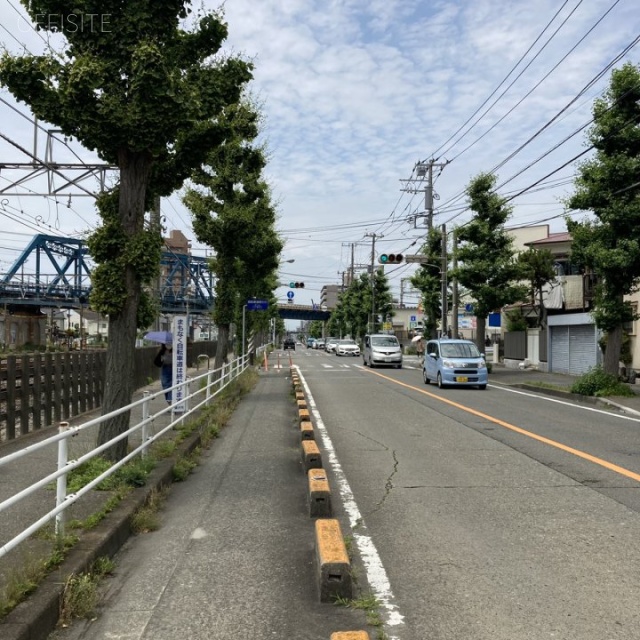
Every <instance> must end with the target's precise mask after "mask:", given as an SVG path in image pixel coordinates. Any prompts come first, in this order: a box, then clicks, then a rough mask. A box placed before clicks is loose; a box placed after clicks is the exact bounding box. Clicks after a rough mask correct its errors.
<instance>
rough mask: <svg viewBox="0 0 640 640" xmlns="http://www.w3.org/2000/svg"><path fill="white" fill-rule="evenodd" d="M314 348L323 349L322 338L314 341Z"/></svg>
mask: <svg viewBox="0 0 640 640" xmlns="http://www.w3.org/2000/svg"><path fill="white" fill-rule="evenodd" d="M313 348H314V349H324V340H323V339H322V338H319V339H318V340H316V341H315V343H314V345H313Z"/></svg>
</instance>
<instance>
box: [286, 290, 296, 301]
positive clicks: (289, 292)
mask: <svg viewBox="0 0 640 640" xmlns="http://www.w3.org/2000/svg"><path fill="white" fill-rule="evenodd" d="M293 296H294V293H293V291H287V298H289V300H291V298H293Z"/></svg>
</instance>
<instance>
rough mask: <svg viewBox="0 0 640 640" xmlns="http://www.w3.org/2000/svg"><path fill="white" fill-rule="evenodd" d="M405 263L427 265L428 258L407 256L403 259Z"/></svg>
mask: <svg viewBox="0 0 640 640" xmlns="http://www.w3.org/2000/svg"><path fill="white" fill-rule="evenodd" d="M404 261H405V262H416V263H418V264H429V258H428V257H427V256H421V255H415V254H414V255H408V256H405V257H404Z"/></svg>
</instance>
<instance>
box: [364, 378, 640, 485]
mask: <svg viewBox="0 0 640 640" xmlns="http://www.w3.org/2000/svg"><path fill="white" fill-rule="evenodd" d="M363 371H366V372H367V373H371V374H373V375H374V376H378V377H380V378H384V379H385V380H389V382H393V383H395V384H397V385H400V386H401V387H406V388H407V389H411V390H412V391H417V392H418V393H422V394H424V395H425V396H429V397H430V398H433V399H434V400H438V401H439V402H444V403H445V404H448V405H450V406H452V407H455V408H456V409H460V410H461V411H465V412H466V413H470V414H472V415H474V416H477V417H478V418H483V419H484V420H488V421H489V422H493V423H494V424H498V425H500V426H501V427H504V428H505V429H509V430H510V431H515V432H516V433H519V434H521V435H523V436H527V437H528V438H531V439H533V440H537V441H538V442H542V443H544V444H548V445H549V446H551V447H555V448H556V449H561V450H562V451H566V452H567V453H571V454H572V455H574V456H577V457H578V458H582V459H583V460H588V461H589V462H593V463H594V464H597V465H599V466H601V467H604V468H605V469H608V470H609V471H613V472H614V473H618V474H620V475H621V476H625V477H626V478H631V479H632V480H636V481H638V482H640V474H639V473H634V472H633V471H630V470H629V469H625V468H624V467H620V466H618V465H617V464H613V463H612V462H608V461H607V460H603V459H602V458H598V457H596V456H592V455H591V454H590V453H586V452H585V451H580V449H574V448H573V447H568V446H567V445H566V444H562V442H557V441H555V440H551V439H550V438H545V437H544V436H539V435H538V434H537V433H533V432H531V431H527V430H526V429H522V428H521V427H517V426H516V425H514V424H511V423H510V422H505V421H504V420H500V419H499V418H494V417H493V416H490V415H488V414H486V413H482V411H477V410H476V409H472V408H471V407H467V406H465V405H463V404H460V403H458V402H454V401H453V400H449V399H447V398H443V397H442V396H438V395H436V394H435V393H431V392H429V391H426V390H425V389H421V388H419V387H414V386H413V385H411V384H406V383H405V382H400V380H394V379H393V378H390V377H389V376H385V375H384V374H382V373H379V372H377V371H370V370H369V369H363Z"/></svg>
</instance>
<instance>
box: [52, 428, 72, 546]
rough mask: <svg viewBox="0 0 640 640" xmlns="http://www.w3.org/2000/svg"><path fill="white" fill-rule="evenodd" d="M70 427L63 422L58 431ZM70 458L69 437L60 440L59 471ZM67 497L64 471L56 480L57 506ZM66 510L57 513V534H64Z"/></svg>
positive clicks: (62, 431) (63, 430)
mask: <svg viewBox="0 0 640 640" xmlns="http://www.w3.org/2000/svg"><path fill="white" fill-rule="evenodd" d="M68 428H69V423H68V422H61V423H60V424H59V426H58V433H64V432H65V431H66V430H67V429H68ZM68 460H69V442H68V439H67V438H62V439H60V440H58V471H60V470H61V469H64V468H65V467H66V466H67V462H68ZM66 499H67V474H66V473H63V474H62V475H61V476H58V479H57V480H56V507H59V506H60V505H61V504H62V503H63V502H64V501H65V500H66ZM64 522H65V512H64V510H62V511H61V512H60V513H58V514H56V528H55V531H56V536H63V535H64Z"/></svg>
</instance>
